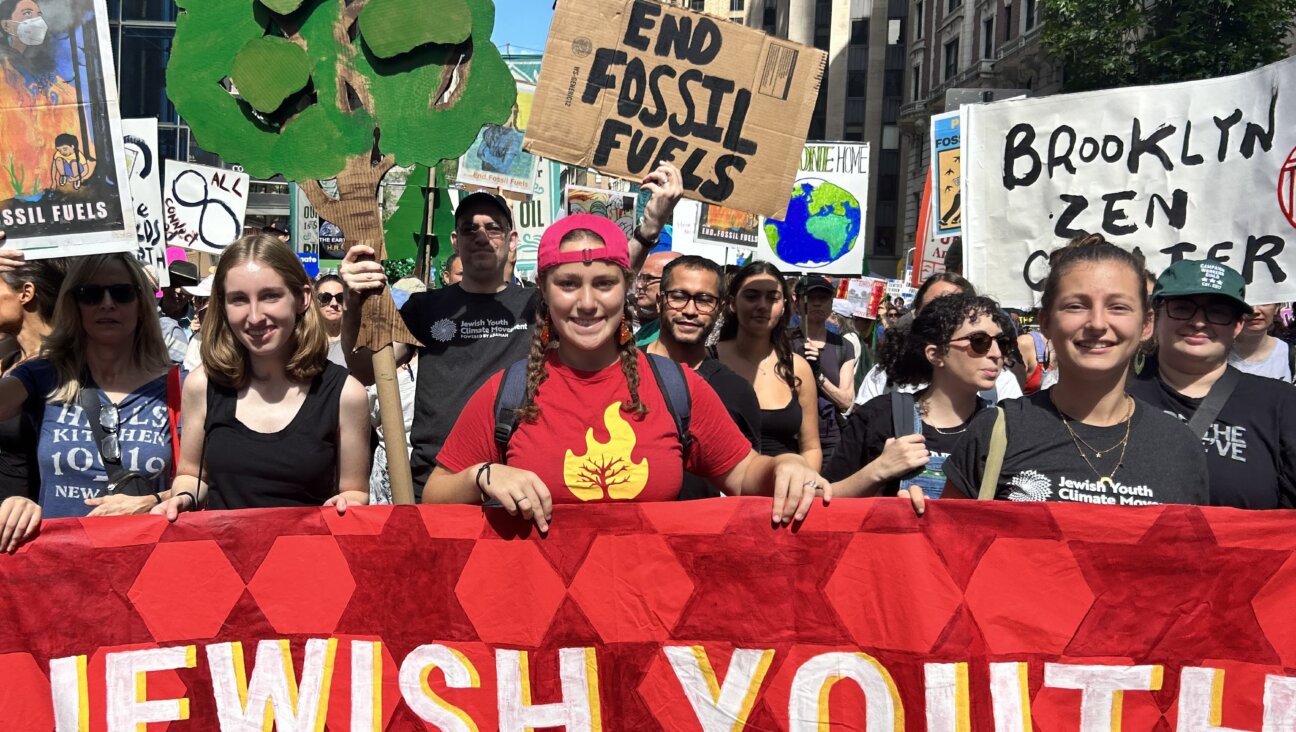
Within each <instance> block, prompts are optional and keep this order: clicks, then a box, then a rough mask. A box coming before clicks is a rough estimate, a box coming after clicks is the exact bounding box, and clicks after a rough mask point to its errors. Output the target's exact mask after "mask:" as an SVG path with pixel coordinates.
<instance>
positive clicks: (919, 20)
mask: <svg viewBox="0 0 1296 732" xmlns="http://www.w3.org/2000/svg"><path fill="white" fill-rule="evenodd" d="M913 17H914V40H915V41H916V40H919V39H921V38H922V37H923V4H922V0H918V2H916V3H914V12H913Z"/></svg>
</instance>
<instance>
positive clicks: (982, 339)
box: [949, 332, 1012, 356]
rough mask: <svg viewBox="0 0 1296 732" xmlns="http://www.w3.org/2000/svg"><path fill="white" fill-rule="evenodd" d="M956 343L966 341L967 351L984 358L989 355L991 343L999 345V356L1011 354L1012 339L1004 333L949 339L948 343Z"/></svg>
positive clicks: (979, 334) (971, 334)
mask: <svg viewBox="0 0 1296 732" xmlns="http://www.w3.org/2000/svg"><path fill="white" fill-rule="evenodd" d="M957 341H967V342H968V350H969V351H971V352H972V353H974V354H976V355H978V356H984V355H986V354H987V353H989V352H990V344H992V343H997V344H999V353H1000V354H1001V355H1004V356H1007V355H1008V354H1009V353H1012V338H1009V337H1008V336H1007V335H1006V334H1004V333H1000V334H999V335H997V336H992V335H990V334H989V333H980V332H978V333H970V334H968V335H965V336H961V337H959V338H951V339H950V341H949V342H950V343H955V342H957Z"/></svg>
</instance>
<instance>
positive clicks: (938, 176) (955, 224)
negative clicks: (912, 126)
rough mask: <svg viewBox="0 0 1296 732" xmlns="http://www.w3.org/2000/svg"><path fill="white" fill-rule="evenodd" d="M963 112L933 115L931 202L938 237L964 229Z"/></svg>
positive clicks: (957, 233) (934, 227)
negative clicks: (934, 209) (932, 187)
mask: <svg viewBox="0 0 1296 732" xmlns="http://www.w3.org/2000/svg"><path fill="white" fill-rule="evenodd" d="M962 119H963V115H962V113H960V112H946V113H945V114H937V115H932V118H931V149H932V156H931V169H932V181H933V183H934V184H935V187H934V189H933V190H932V204H933V205H935V206H936V211H935V212H934V216H933V218H932V227H931V228H932V231H933V232H934V233H935V234H936V236H944V237H949V236H958V235H959V234H960V233H961V232H962V229H963V190H962V187H963V186H962V181H963V159H962V158H963V151H962V145H961V144H960V140H961V136H962V132H963V125H962Z"/></svg>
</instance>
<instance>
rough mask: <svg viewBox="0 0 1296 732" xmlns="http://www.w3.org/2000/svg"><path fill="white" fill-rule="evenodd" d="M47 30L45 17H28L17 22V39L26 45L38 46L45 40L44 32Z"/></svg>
mask: <svg viewBox="0 0 1296 732" xmlns="http://www.w3.org/2000/svg"><path fill="white" fill-rule="evenodd" d="M48 31H49V26H48V25H46V24H45V19H44V18H42V17H40V16H37V17H35V18H28V19H27V20H24V21H22V22H21V23H19V24H18V28H17V32H16V33H14V35H16V36H18V40H19V41H21V42H22V43H23V45H26V46H39V45H40V44H42V43H44V42H45V33H46V32H48Z"/></svg>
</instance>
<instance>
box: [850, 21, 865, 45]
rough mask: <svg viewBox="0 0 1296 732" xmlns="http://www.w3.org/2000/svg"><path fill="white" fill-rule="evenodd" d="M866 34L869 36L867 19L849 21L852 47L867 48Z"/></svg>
mask: <svg viewBox="0 0 1296 732" xmlns="http://www.w3.org/2000/svg"><path fill="white" fill-rule="evenodd" d="M868 34H869V21H868V18H857V19H855V20H852V21H851V37H850V42H851V45H852V46H867V45H868Z"/></svg>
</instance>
